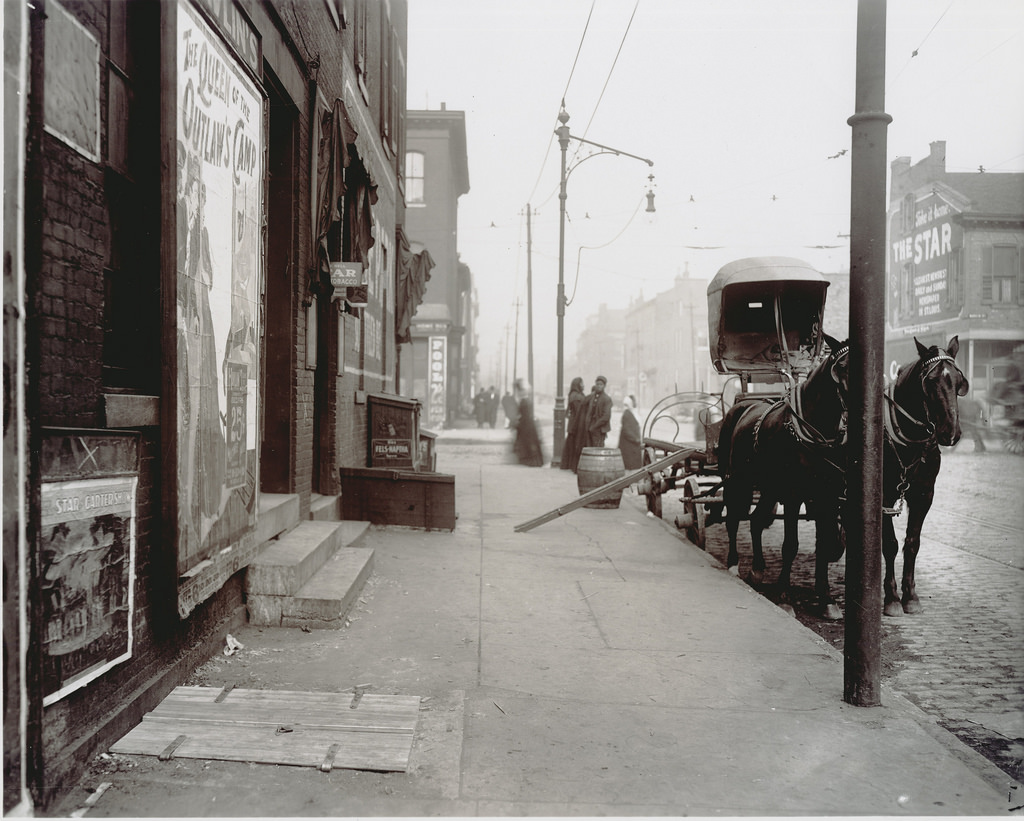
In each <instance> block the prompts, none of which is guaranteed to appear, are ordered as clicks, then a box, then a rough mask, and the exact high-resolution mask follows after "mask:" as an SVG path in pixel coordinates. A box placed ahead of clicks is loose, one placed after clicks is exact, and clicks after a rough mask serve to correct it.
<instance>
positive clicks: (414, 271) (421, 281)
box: [395, 230, 435, 344]
mask: <svg viewBox="0 0 1024 821" xmlns="http://www.w3.org/2000/svg"><path fill="white" fill-rule="evenodd" d="M434 265H435V263H434V260H433V259H432V258H431V256H430V252H429V251H428V250H427V249H426V248H424V249H423V250H422V251H420V252H419V253H418V254H414V253H412V249H411V248H410V247H409V240H408V239H406V236H405V233H404V232H402V231H401V230H399V232H398V294H397V298H396V303H397V304H396V305H395V313H396V319H395V339H396V340H397V341H398V343H399V344H401V343H403V342H411V341H412V335H411V334H410V325H411V324H412V318H413V316H414V315H415V314H416V309H417V308H419V307H420V305H421V304H422V302H423V295H424V294H425V293H426V291H427V282H428V281H429V280H430V269H431V268H433V267H434Z"/></svg>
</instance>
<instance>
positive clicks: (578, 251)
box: [565, 197, 646, 308]
mask: <svg viewBox="0 0 1024 821" xmlns="http://www.w3.org/2000/svg"><path fill="white" fill-rule="evenodd" d="M645 199H646V197H641V198H640V201H639V202H638V203H637V204H636V208H635V209H634V210H633V213H632V214H631V215H630V217H629V219H628V220H627V221H626V224H625V225H623V226H622V229H621V230H620V231H619V233H617V234H616V235H615V236H614V237H612V238H611V239H610V240H608V242H605V243H602V244H601V245H580V246H579V247H578V248H577V249H576V276H575V278H574V279H573V282H572V294H571V295H570V296H569V298H568V299H566V300H565V306H566V307H567V308H568V307H569V306H570V305H572V301H573V300H574V299H575V298H576V287H577V285H578V284H579V281H580V259H581V256H582V253H583V251H596V250H597V249H599V248H607V247H608V246H609V245H611V244H612V243H613V242H615V240H617V239H618V238H619V237H621V236H622V235H623V234H624V233H626V229H627V228H629V226H630V225H632V224H633V220H635V219H636V215H637V214H638V213H640V206H641V205H643V204H644V200H645Z"/></svg>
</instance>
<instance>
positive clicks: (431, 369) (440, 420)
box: [427, 336, 448, 428]
mask: <svg viewBox="0 0 1024 821" xmlns="http://www.w3.org/2000/svg"><path fill="white" fill-rule="evenodd" d="M447 373H448V338H447V337H444V336H432V337H430V338H429V339H428V340H427V424H428V425H429V426H430V427H432V428H443V427H444V424H445V418H446V416H447V410H448V397H447V389H448V379H447Z"/></svg>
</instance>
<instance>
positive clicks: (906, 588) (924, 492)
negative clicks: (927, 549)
mask: <svg viewBox="0 0 1024 821" xmlns="http://www.w3.org/2000/svg"><path fill="white" fill-rule="evenodd" d="M923 467H924V468H932V464H931V462H930V460H929V462H928V463H926V464H925V465H924V466H923ZM938 472H939V470H938V465H937V464H936V465H935V466H934V469H933V470H926V472H925V475H924V476H921V477H920V479H919V481H915V483H914V487H912V488H911V491H910V494H908V496H907V535H906V538H904V540H903V597H902V599H901V600H900V603H901V605H902V606H903V612H904V613H920V612H921V601H920V600H919V599H918V598H917V586H916V584H915V582H914V571H915V570H916V568H917V554H918V552H919V551H920V549H921V528H922V527H923V526H924V520H925V517H926V516H927V515H928V511H929V510H931V508H932V501H933V500H934V498H935V478H936V476H937V475H938Z"/></svg>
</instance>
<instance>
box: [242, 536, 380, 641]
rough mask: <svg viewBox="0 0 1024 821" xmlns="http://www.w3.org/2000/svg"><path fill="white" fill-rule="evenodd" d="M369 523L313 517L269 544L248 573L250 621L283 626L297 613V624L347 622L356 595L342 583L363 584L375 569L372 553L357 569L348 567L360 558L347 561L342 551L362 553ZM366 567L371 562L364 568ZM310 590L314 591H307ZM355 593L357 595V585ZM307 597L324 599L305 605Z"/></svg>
mask: <svg viewBox="0 0 1024 821" xmlns="http://www.w3.org/2000/svg"><path fill="white" fill-rule="evenodd" d="M368 527H369V523H368V522H356V521H346V522H331V521H313V520H309V521H305V522H300V523H299V524H298V525H297V526H296V527H294V528H293V529H292V530H290V531H288V532H287V533H285V534H283V535H282V536H280V537H279V538H277V539H273V540H271V541H269V542H267V544H266V545H265V546H264V548H263V550H262V552H261V553H260V555H259V556H257V557H256V559H255V560H254V561H253V562H252V564H250V565H249V567H248V569H247V571H246V579H245V592H246V605H247V607H248V610H249V621H250V623H251V624H262V625H273V626H281V625H282V624H284V616H285V614H286V613H295V614H297V615H296V616H295V618H293V619H292V621H294V622H295V623H296V624H300V623H301V624H308V623H309V622H310V621H315V622H338V621H343V619H342V617H343V616H344V610H347V609H348V607H349V606H350V605H351V599H352V598H353V597H354V596H350V595H349V591H348V589H347V588H345V587H344V586H343V585H344V584H345V583H346V582H345V580H346V579H347V578H348V577H349V576H351V579H350V582H348V583H351V584H353V585H355V584H357V585H358V586H360V587H361V586H362V583H363V582H364V581H365V578H366V574H368V573H369V568H370V567H372V553H373V551H372V550H371V551H370V557H369V559H368V560H367V559H363V560H361V561H358V562H357V563H358V565H359V567H358V569H357V572H355V573H352V572H349V571H348V570H345V568H347V567H348V566H349V565H351V564H352V563H353V561H356V560H349V561H342V560H341V559H339V558H338V557H339V553H345V555H347V551H353V550H356V551H358V550H359V548H356V547H354V545H356V544H357V543H358V542H359V540H360V539H361V538H362V536H363V534H364V533H365V532H366V530H367V528H368ZM354 555H359V554H358V553H357V554H354ZM363 565H367V567H366V569H365V570H364V569H363ZM339 573H341V576H338V574H339ZM317 578H319V579H320V580H321V583H320V584H319V586H318V585H315V584H314V585H313V586H312V587H309V585H310V584H311V583H312V582H313V581H314V580H316V579H317ZM324 580H326V581H324ZM306 588H309V589H310V590H311V591H312V593H309V592H308V591H307V592H303V591H304V590H306ZM355 592H356V593H358V589H356V591H355ZM307 599H312V600H317V601H319V603H313V604H302V603H301V602H303V601H305V600H307ZM293 600H296V601H293ZM297 602H298V603H297ZM296 608H297V609H296ZM339 608H343V609H341V610H339ZM338 626H340V624H339V625H338Z"/></svg>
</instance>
